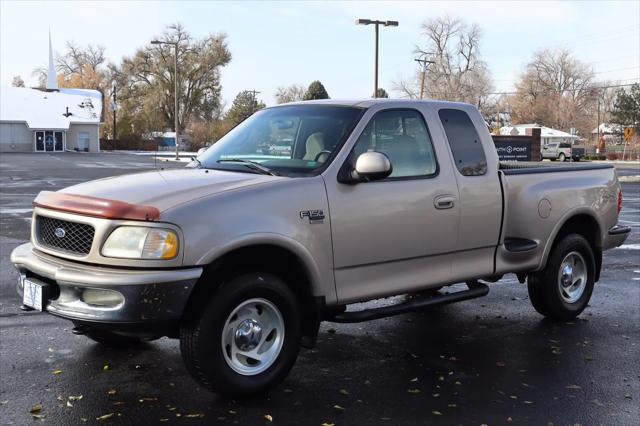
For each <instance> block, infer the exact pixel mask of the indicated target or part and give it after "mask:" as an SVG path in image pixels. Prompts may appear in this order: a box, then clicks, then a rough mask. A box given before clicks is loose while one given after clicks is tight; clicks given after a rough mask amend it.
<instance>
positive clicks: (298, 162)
mask: <svg viewBox="0 0 640 426" xmlns="http://www.w3.org/2000/svg"><path fill="white" fill-rule="evenodd" d="M362 112H363V109H361V108H351V107H342V106H328V105H292V106H284V107H277V108H269V109H264V110H261V111H258V112H257V113H255V114H254V115H252V116H251V117H249V118H248V119H247V120H245V121H244V122H242V123H241V124H240V125H238V126H237V127H236V128H235V129H233V130H232V131H231V132H229V133H228V134H227V135H225V136H224V137H223V138H222V139H220V140H219V141H218V142H216V143H215V144H214V145H213V146H212V147H211V148H209V149H208V150H207V151H206V152H205V153H203V154H202V155H200V156H199V157H198V160H199V161H200V164H201V167H205V168H209V169H220V170H234V171H240V172H247V173H259V172H266V173H269V172H271V173H272V174H277V175H284V176H311V175H315V174H317V173H319V172H320V171H321V170H322V169H323V167H324V166H325V165H327V164H328V163H329V162H330V161H331V160H332V159H333V157H334V156H335V154H336V153H337V151H338V150H339V149H340V147H341V146H342V144H343V142H344V141H345V139H346V138H347V137H348V136H349V133H350V131H351V130H352V129H353V127H354V126H355V124H356V122H357V121H358V118H359V117H360V115H361V114H362ZM261 169H262V170H261Z"/></svg>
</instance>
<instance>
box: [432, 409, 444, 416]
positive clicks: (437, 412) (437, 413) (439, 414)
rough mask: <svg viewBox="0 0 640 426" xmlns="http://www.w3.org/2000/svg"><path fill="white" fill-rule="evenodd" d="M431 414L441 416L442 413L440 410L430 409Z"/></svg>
mask: <svg viewBox="0 0 640 426" xmlns="http://www.w3.org/2000/svg"><path fill="white" fill-rule="evenodd" d="M431 414H433V415H434V416H441V415H442V413H441V412H440V411H437V410H436V411H432V412H431Z"/></svg>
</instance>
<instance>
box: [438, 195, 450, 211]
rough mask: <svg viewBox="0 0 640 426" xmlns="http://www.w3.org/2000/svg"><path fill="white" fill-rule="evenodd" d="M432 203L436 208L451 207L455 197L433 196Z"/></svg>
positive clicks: (444, 208)
mask: <svg viewBox="0 0 640 426" xmlns="http://www.w3.org/2000/svg"><path fill="white" fill-rule="evenodd" d="M433 205H434V206H435V207H436V209H438V210H446V209H451V208H453V206H454V205H455V198H454V196H453V195H440V196H438V197H436V198H434V200H433Z"/></svg>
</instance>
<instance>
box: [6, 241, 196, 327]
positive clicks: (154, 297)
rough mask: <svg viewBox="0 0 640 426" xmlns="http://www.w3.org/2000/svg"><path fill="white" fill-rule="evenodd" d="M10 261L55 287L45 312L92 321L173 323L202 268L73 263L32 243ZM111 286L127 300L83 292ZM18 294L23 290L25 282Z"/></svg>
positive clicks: (28, 273) (15, 254) (17, 251)
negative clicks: (86, 296) (107, 300)
mask: <svg viewBox="0 0 640 426" xmlns="http://www.w3.org/2000/svg"><path fill="white" fill-rule="evenodd" d="M11 262H12V263H13V264H14V265H15V266H16V268H17V269H18V271H19V272H20V274H21V275H22V276H26V277H27V278H29V277H33V278H35V279H38V280H40V281H43V282H45V283H46V284H49V285H50V286H51V287H52V291H51V292H50V294H51V298H50V299H49V300H47V301H46V308H44V309H46V311H47V312H49V313H51V314H53V315H56V316H60V317H63V318H67V319H70V320H74V321H81V322H92V323H105V324H116V323H120V324H123V323H147V322H149V323H151V322H173V321H177V320H179V319H180V317H181V316H182V312H183V310H184V308H185V306H186V304H187V301H188V299H189V296H190V294H191V291H192V289H193V287H194V286H195V283H196V281H197V280H198V278H200V275H202V268H200V267H197V268H189V269H167V270H158V269H156V270H149V269H144V270H141V269H118V268H112V267H99V266H92V265H84V264H79V263H76V262H69V261H66V260H62V259H59V258H56V257H53V256H49V255H47V254H44V253H41V252H38V251H36V250H35V249H34V248H33V246H32V245H31V244H30V243H27V244H23V245H21V246H18V247H16V248H15V249H14V250H13V252H12V253H11ZM87 289H92V290H102V289H105V290H112V291H115V292H118V293H120V294H121V295H122V299H123V301H122V302H121V303H118V304H117V305H114V306H101V305H94V304H89V303H86V302H85V301H84V300H83V292H84V291H85V290H87ZM18 293H20V294H22V289H21V288H20V283H19V284H18Z"/></svg>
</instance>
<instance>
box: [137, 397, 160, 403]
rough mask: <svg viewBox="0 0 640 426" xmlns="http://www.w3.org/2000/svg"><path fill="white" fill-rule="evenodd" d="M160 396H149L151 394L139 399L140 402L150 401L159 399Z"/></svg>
mask: <svg viewBox="0 0 640 426" xmlns="http://www.w3.org/2000/svg"><path fill="white" fill-rule="evenodd" d="M157 400H158V398H156V397H149V396H145V397H143V398H140V399H139V400H138V401H139V402H148V401H157Z"/></svg>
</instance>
